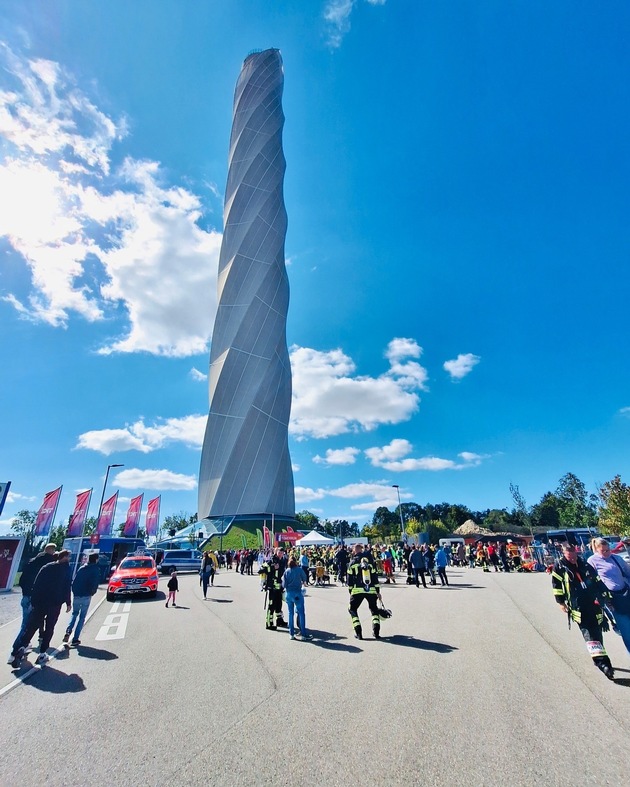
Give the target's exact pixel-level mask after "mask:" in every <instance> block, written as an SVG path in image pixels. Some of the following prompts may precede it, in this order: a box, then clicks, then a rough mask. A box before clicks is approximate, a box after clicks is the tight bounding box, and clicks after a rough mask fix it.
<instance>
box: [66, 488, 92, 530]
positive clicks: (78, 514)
mask: <svg viewBox="0 0 630 787" xmlns="http://www.w3.org/2000/svg"><path fill="white" fill-rule="evenodd" d="M91 497H92V490H91V489H87V490H86V491H85V492H80V493H79V494H78V495H77V502H76V503H75V504H74V512H73V513H72V514H71V516H70V521H69V522H68V533H67V537H68V538H74V537H75V536H81V535H83V527H84V525H85V520H86V519H87V512H88V508H89V507H90V498H91Z"/></svg>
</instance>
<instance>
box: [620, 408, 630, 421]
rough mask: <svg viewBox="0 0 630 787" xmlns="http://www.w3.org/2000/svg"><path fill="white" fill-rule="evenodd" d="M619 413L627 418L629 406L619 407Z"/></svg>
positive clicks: (629, 415)
mask: <svg viewBox="0 0 630 787" xmlns="http://www.w3.org/2000/svg"><path fill="white" fill-rule="evenodd" d="M619 413H620V415H625V416H626V417H627V418H630V407H621V408H620V409H619Z"/></svg>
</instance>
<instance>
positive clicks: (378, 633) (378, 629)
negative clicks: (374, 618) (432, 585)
mask: <svg viewBox="0 0 630 787" xmlns="http://www.w3.org/2000/svg"><path fill="white" fill-rule="evenodd" d="M425 587H426V586H425ZM372 633H373V634H374V639H380V638H381V627H380V625H379V624H378V623H375V624H374V625H373V626H372Z"/></svg>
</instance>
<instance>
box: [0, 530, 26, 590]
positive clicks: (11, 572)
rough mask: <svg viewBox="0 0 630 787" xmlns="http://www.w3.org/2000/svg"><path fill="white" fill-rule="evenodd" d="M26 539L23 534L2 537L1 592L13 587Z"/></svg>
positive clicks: (0, 554)
mask: <svg viewBox="0 0 630 787" xmlns="http://www.w3.org/2000/svg"><path fill="white" fill-rule="evenodd" d="M25 541H26V539H25V538H24V537H23V536H4V537H2V538H0V593H1V592H3V591H7V590H11V588H12V587H13V582H14V581H15V574H16V572H17V570H18V566H19V565H20V558H21V557H22V550H23V549H24V542H25Z"/></svg>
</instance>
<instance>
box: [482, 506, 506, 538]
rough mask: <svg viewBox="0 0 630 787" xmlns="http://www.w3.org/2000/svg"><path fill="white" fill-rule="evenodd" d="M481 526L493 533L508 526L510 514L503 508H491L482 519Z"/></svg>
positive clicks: (501, 530) (499, 531)
mask: <svg viewBox="0 0 630 787" xmlns="http://www.w3.org/2000/svg"><path fill="white" fill-rule="evenodd" d="M483 526H484V527H486V528H488V530H492V531H493V532H494V533H501V532H503V531H505V530H509V528H510V515H509V514H508V512H507V510H506V509H505V508H491V509H490V510H489V511H488V513H487V514H486V516H485V517H484V519H483Z"/></svg>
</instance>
